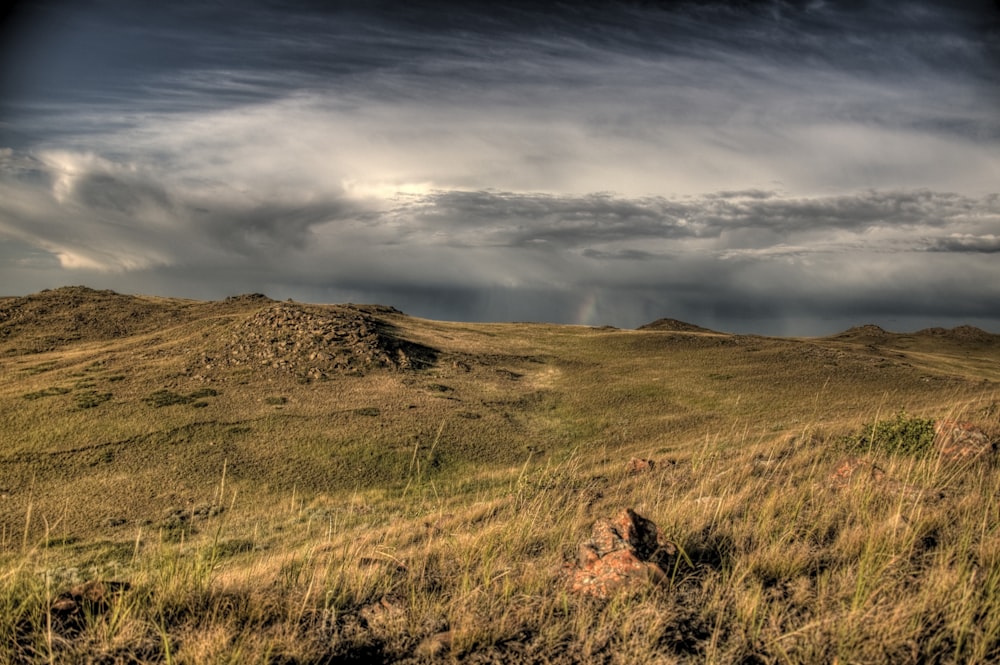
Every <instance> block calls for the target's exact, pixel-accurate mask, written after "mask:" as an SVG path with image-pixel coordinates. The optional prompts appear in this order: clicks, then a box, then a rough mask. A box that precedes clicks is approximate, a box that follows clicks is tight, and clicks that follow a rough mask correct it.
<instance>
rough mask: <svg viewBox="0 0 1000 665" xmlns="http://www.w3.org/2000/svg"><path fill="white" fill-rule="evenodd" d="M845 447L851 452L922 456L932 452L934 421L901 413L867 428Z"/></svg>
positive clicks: (848, 440)
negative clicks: (872, 451)
mask: <svg viewBox="0 0 1000 665" xmlns="http://www.w3.org/2000/svg"><path fill="white" fill-rule="evenodd" d="M846 443H847V444H848V447H849V448H852V449H854V450H861V451H866V452H867V451H869V450H879V451H882V452H884V453H887V454H890V455H914V456H918V457H919V456H922V455H926V454H928V453H930V452H931V451H932V450H933V448H934V420H933V419H932V418H917V417H915V416H909V415H907V414H906V412H905V411H900V412H899V413H898V414H896V416H895V418H892V419H889V420H879V421H877V422H875V423H872V424H867V425H865V426H864V427H862V428H861V431H860V432H858V433H857V434H854V435H852V436H849V437H848V438H847V441H846Z"/></svg>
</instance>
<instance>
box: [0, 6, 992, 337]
mask: <svg viewBox="0 0 1000 665" xmlns="http://www.w3.org/2000/svg"><path fill="white" fill-rule="evenodd" d="M23 7H24V8H25V9H22V10H21V11H19V12H18V14H17V16H16V17H15V19H16V20H15V21H14V22H13V23H12V25H16V29H8V30H7V31H6V32H5V33H4V34H3V35H2V36H0V37H2V39H0V238H2V241H3V245H2V248H0V283H3V284H5V285H6V288H7V290H8V291H9V292H18V293H25V292H28V291H30V290H37V289H38V288H43V287H51V286H58V285H59V284H62V283H80V282H81V281H88V282H90V283H92V284H93V285H94V286H99V287H102V288H117V289H119V290H126V291H132V290H143V291H146V292H153V293H161V294H164V295H190V296H193V297H213V298H214V297H223V296H225V295H230V294H232V293H235V292H242V291H264V292H268V293H270V294H271V295H273V296H277V297H294V298H297V299H303V300H310V299H311V300H320V301H323V300H325V301H331V300H354V301H363V300H368V301H380V302H386V303H388V304H393V305H396V306H399V307H401V308H403V309H405V310H407V311H410V312H411V313H414V314H421V315H425V316H436V317H441V318H458V319H478V320H483V319H492V320H511V319H516V320H556V321H566V322H579V323H613V324H617V325H628V326H632V325H638V324H641V323H644V322H646V321H648V320H651V319H654V318H659V317H660V316H665V315H666V316H675V317H678V318H690V319H691V320H694V321H695V322H698V323H703V324H706V325H710V326H712V327H718V328H721V329H730V330H731V329H738V328H740V326H742V329H743V330H748V329H750V330H757V331H766V332H792V331H816V330H818V329H819V328H822V327H824V326H836V325H839V324H840V323H845V324H846V325H851V324H854V323H858V322H860V320H862V319H879V317H880V316H881V317H896V318H897V319H899V320H902V319H906V320H907V321H912V322H915V321H917V320H918V319H920V317H924V318H927V319H933V318H934V317H939V320H936V321H930V320H929V321H927V322H926V323H927V324H928V325H930V324H932V323H933V324H944V323H946V322H947V321H948V320H951V319H954V320H955V321H954V322H956V323H961V322H971V323H977V322H978V323H980V324H983V322H985V325H986V327H990V326H992V327H993V328H1000V320H998V319H997V318H996V317H997V314H996V313H995V311H994V310H995V306H991V303H995V302H997V301H998V300H1000V272H998V270H1000V268H998V266H997V262H996V259H995V254H996V253H997V251H998V241H997V238H998V237H1000V203H998V200H997V198H996V196H990V194H993V193H995V192H996V183H997V182H1000V158H998V155H1000V115H998V114H997V113H996V109H997V108H998V105H1000V94H998V91H1000V59H998V49H1000V30H998V16H1000V11H998V9H997V7H996V5H995V3H992V2H987V1H983V2H977V1H975V0H969V1H967V2H959V3H946V2H943V1H942V2H937V1H934V2H930V1H926V0H924V1H917V2H907V3H902V2H900V3H891V2H890V3H884V2H883V3H877V2H849V3H833V2H820V1H815V0H811V1H805V0H803V1H790V0H786V1H779V0H769V1H752V0H751V1H748V2H740V3H729V2H708V3H705V2H693V1H691V2H687V1H661V2H656V1H638V0H636V1H629V0H622V1H615V2H611V1H608V2H597V1H585V2H576V3H529V2H526V1H521V0H516V1H511V2H504V3H460V2H452V1H436V2H427V3H399V2H385V1H376V2H348V1H344V2H332V3H322V2H316V3H306V2H286V1H277V0H275V1H271V2H260V3H250V4H247V3H235V2H230V1H228V0H220V1H217V2H209V3H205V2H183V1H181V2H172V3H158V4H153V5H150V4H148V3H144V4H141V5H140V4H136V3H129V2H125V1H124V0H92V1H91V2H87V3H83V4H80V3H71V2H68V1H59V0H47V1H42V2H37V3H32V4H31V5H30V6H29V5H27V4H24V5H23ZM859 317H860V318H859ZM963 319H965V320H963ZM921 320H922V319H921ZM966 320H967V321H966ZM741 321H742V323H740V322H741ZM818 322H824V323H818ZM835 322H836V323H835ZM876 322H883V323H884V322H886V321H885V320H884V318H883V320H882V321H878V320H877V321H876ZM846 325H844V327H846ZM887 327H891V326H887ZM831 329H832V328H831Z"/></svg>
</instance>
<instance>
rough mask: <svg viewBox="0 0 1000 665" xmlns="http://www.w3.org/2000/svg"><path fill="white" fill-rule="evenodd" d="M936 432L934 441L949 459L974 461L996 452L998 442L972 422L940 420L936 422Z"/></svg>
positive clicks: (988, 456) (943, 455)
mask: <svg viewBox="0 0 1000 665" xmlns="http://www.w3.org/2000/svg"><path fill="white" fill-rule="evenodd" d="M934 433H935V440H934V443H935V444H936V445H937V448H938V451H940V453H941V457H942V458H944V459H946V460H948V461H952V462H974V461H978V460H983V459H987V458H990V457H992V456H993V455H994V454H995V453H996V448H997V444H996V442H994V441H991V440H990V438H989V437H988V436H987V435H986V432H984V431H983V430H981V429H979V428H978V427H976V426H975V425H973V424H971V423H963V422H957V421H954V420H939V421H937V422H936V423H934Z"/></svg>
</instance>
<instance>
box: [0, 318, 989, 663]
mask: <svg viewBox="0 0 1000 665" xmlns="http://www.w3.org/2000/svg"><path fill="white" fill-rule="evenodd" d="M84 300H85V299H84ZM106 300H107V298H105V299H104V300H101V302H102V303H104V304H102V305H101V306H102V307H105V306H106ZM85 304H86V302H84V311H83V314H84V315H86V314H87V310H86V307H85ZM160 304H161V305H162V306H163V307H166V308H168V309H169V308H170V307H179V308H181V310H182V311H183V312H185V315H186V316H187V317H188V318H186V319H184V320H182V321H181V322H180V323H178V324H177V325H176V326H174V327H171V328H169V329H167V330H156V331H144V330H140V331H139V332H137V333H135V334H134V335H128V336H124V337H121V338H116V339H103V338H97V339H84V340H75V341H74V340H70V341H68V342H64V343H61V344H60V345H57V348H53V349H51V350H49V351H46V352H44V353H30V354H27V353H24V352H22V351H17V352H15V353H11V352H9V351H8V353H7V354H6V355H3V356H2V358H3V359H2V360H0V371H2V374H0V492H2V494H3V498H0V561H2V563H3V573H2V575H0V662H52V661H56V662H73V661H88V660H89V661H92V662H184V663H236V662H240V663H243V662H260V663H278V662H282V663H309V662H352V661H353V662H425V661H430V660H444V661H449V660H451V661H460V662H554V663H562V662H598V663H601V662H604V663H654V662H655V663H662V662H668V663H669V662H719V663H729V662H747V663H750V662H786V663H812V662H835V661H836V662H845V663H846V662H893V663H897V662H990V661H991V660H996V659H997V658H1000V607H998V604H1000V573H998V572H997V571H998V570H1000V508H998V504H997V501H996V498H997V497H998V496H1000V480H998V474H997V473H996V469H995V468H994V467H993V466H991V465H990V464H988V463H984V464H976V465H966V466H955V465H953V464H947V463H945V462H944V461H942V460H941V459H940V458H939V457H937V456H933V455H932V456H928V457H914V456H909V455H906V454H902V453H896V454H888V453H885V452H879V451H875V453H874V458H873V461H874V462H875V463H877V464H878V465H879V466H880V467H881V468H882V469H883V470H884V472H885V477H884V479H882V480H873V479H864V478H862V479H855V480H854V481H852V483H850V484H849V486H848V487H846V488H845V489H841V490H836V489H832V488H831V486H830V483H829V480H828V477H829V474H830V473H831V471H832V470H833V468H834V466H835V463H836V462H837V461H838V459H839V458H840V457H841V456H843V454H844V453H845V449H844V444H843V437H844V435H846V434H850V433H854V432H858V430H859V428H861V427H862V426H864V425H865V424H866V423H873V422H875V421H877V420H880V419H883V418H888V417H891V416H893V415H894V414H896V413H898V412H899V411H901V410H905V411H906V412H907V413H912V414H915V415H917V416H921V417H928V418H951V419H959V420H969V421H972V422H975V423H976V424H977V425H979V426H980V427H982V428H984V429H985V430H986V431H988V432H990V433H991V434H992V435H993V436H994V437H995V436H997V435H998V434H1000V410H998V408H997V400H998V397H997V393H996V384H995V383H994V381H995V380H996V378H997V377H996V376H995V375H994V372H995V367H996V366H997V365H998V363H997V362H996V361H997V360H1000V350H998V347H997V346H996V345H990V344H984V343H982V340H979V341H976V342H975V344H974V345H972V346H969V347H968V348H969V349H971V352H970V353H966V352H965V350H964V349H963V347H962V345H961V340H958V341H956V340H954V339H950V338H941V336H940V335H938V336H930V335H925V336H919V337H918V338H916V341H910V340H906V339H903V340H901V341H900V340H899V339H889V341H888V342H886V341H884V340H883V341H882V343H881V346H880V347H878V348H876V349H874V350H873V349H872V348H870V347H869V346H868V345H867V344H868V343H867V342H864V343H859V342H858V341H857V340H855V339H851V338H846V339H839V340H838V339H827V340H779V339H767V338H757V337H746V336H742V337H733V336H727V335H718V334H711V333H683V332H647V331H614V330H604V329H601V330H598V329H590V328H583V327H566V326H549V325H524V326H518V325H501V324H495V325H486V324H483V325H472V324H457V323H443V322H432V321H423V320H419V319H410V318H407V317H404V316H402V315H398V314H391V313H383V315H382V316H383V317H384V319H385V320H386V321H387V322H388V323H391V324H392V325H393V326H394V327H395V328H396V330H397V333H398V334H400V335H402V336H405V338H406V339H409V340H411V341H413V342H417V343H420V344H424V345H426V346H428V347H433V348H434V349H435V350H436V351H437V361H436V364H435V365H434V366H433V367H430V368H426V369H422V370H419V371H403V372H397V371H390V370H372V371H369V372H367V373H364V374H362V375H352V376H348V375H344V376H338V377H335V378H333V379H331V380H328V381H314V382H309V383H301V382H299V381H298V380H297V378H296V377H295V376H287V375H285V374H282V373H280V372H271V371H266V370H259V369H258V370H246V369H242V368H239V367H221V368H215V369H212V370H206V369H204V367H199V366H198V362H199V359H200V358H201V356H202V355H203V354H204V353H205V350H206V349H209V348H213V346H214V345H216V344H217V339H216V336H218V335H226V334H229V331H231V329H232V327H233V326H235V325H238V324H239V323H240V322H242V321H244V320H246V319H247V318H248V317H249V316H250V315H252V313H253V312H255V311H257V309H256V308H259V307H260V306H261V303H259V302H255V301H253V300H248V301H240V302H229V303H222V304H217V305H215V306H213V305H212V304H204V303H202V304H198V303H187V302H182V303H173V302H166V303H160ZM144 306H145V305H144ZM192 312H194V313H197V315H195V314H192ZM0 323H2V322H0ZM88 330H91V329H90V328H88ZM36 334H37V335H43V336H44V339H45V340H46V343H51V341H52V340H58V339H61V338H62V337H65V335H62V334H61V333H60V331H58V330H51V329H44V327H41V328H39V329H38V330H35V332H32V330H28V331H27V332H25V331H24V330H22V331H20V332H19V333H18V334H17V335H15V337H14V341H13V342H11V345H12V346H8V347H6V348H8V349H11V348H15V349H23V348H25V347H31V346H32V344H31V343H30V341H31V335H36ZM26 336H27V337H28V339H27V340H26V339H25V337H26ZM98 337H100V336H98ZM942 339H944V341H942ZM935 340H936V341H935ZM15 342H16V344H15ZM935 343H938V344H939V345H940V348H938V347H936V346H935ZM917 346H919V348H917ZM0 350H2V349H0ZM900 354H903V355H904V356H905V357H901V356H900ZM206 387H211V388H212V389H213V390H215V391H216V392H217V394H216V395H212V396H209V395H207V394H206V395H205V396H203V397H200V398H197V400H201V401H204V402H206V405H204V406H200V407H195V406H193V403H194V402H193V401H187V402H184V401H181V402H178V403H174V404H170V405H166V406H156V404H155V402H153V401H150V399H149V398H150V395H152V394H154V393H156V391H159V390H169V391H171V392H172V393H173V394H177V395H181V396H185V395H191V394H192V393H195V392H197V391H199V390H202V389H204V388H206ZM63 389H65V390H63ZM86 391H94V392H96V393H98V394H105V393H110V394H111V398H110V399H108V400H107V401H104V402H102V403H100V404H97V405H94V406H92V407H88V408H80V406H79V404H78V400H77V397H78V395H79V394H81V393H85V392H86ZM38 393H44V394H42V395H39V396H37V397H32V398H26V397H25V395H28V394H38ZM632 455H640V456H642V457H647V458H653V459H654V460H656V461H657V462H658V464H657V468H656V469H655V470H654V471H653V472H650V473H645V474H639V475H629V474H628V473H627V472H626V465H625V462H626V461H627V460H628V458H629V457H630V456H632ZM626 506H628V507H632V508H634V509H635V510H636V511H637V512H639V513H640V514H642V515H644V516H646V517H649V518H650V519H652V520H653V521H654V522H656V523H657V524H658V525H659V526H660V528H661V529H662V530H663V531H664V533H665V534H666V535H667V536H668V537H669V538H670V539H671V540H673V541H674V542H675V543H676V544H677V545H678V547H679V549H680V551H681V554H680V555H679V556H678V557H677V559H676V561H674V562H673V563H674V565H673V566H672V568H671V570H669V571H668V573H669V575H670V578H671V581H670V584H668V585H667V586H666V587H663V588H650V589H648V590H646V591H645V592H643V593H640V594H637V595H630V594H627V593H623V594H620V595H619V596H616V597H614V598H612V599H611V600H609V601H596V600H591V599H586V598H581V597H577V596H573V595H571V594H569V593H568V591H567V586H566V584H565V582H564V579H563V577H562V574H561V567H562V564H563V562H564V561H565V560H566V559H567V558H571V557H572V556H573V555H574V553H575V549H576V546H577V544H578V543H579V542H580V541H581V540H583V539H584V538H585V537H586V536H587V534H588V533H589V529H590V525H591V524H592V522H593V521H594V519H596V518H597V517H599V516H604V515H608V514H611V513H615V512H617V511H618V510H619V509H620V508H622V507H626ZM88 579H102V580H112V579H113V580H122V581H128V582H129V583H130V584H131V588H130V589H129V590H128V591H127V592H125V593H123V594H121V595H115V596H114V597H112V598H110V599H109V606H108V607H107V608H103V609H102V611H100V612H94V613H90V614H84V615H82V616H81V617H79V618H78V619H74V620H73V621H72V622H67V621H65V620H64V619H63V618H60V617H59V616H57V615H55V614H53V612H52V611H51V607H52V602H53V599H54V598H55V597H56V596H58V594H59V593H61V592H63V591H65V590H66V589H68V588H70V587H71V586H72V585H73V584H76V583H79V582H81V581H84V580H88Z"/></svg>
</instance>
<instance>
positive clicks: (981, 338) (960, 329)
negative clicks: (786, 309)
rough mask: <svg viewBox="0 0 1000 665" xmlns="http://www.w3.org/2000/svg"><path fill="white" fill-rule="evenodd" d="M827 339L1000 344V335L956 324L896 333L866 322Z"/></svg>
mask: <svg viewBox="0 0 1000 665" xmlns="http://www.w3.org/2000/svg"><path fill="white" fill-rule="evenodd" d="M826 339H829V340H831V341H838V342H856V343H860V344H885V345H889V346H900V345H905V346H909V345H912V344H913V343H914V342H918V341H924V342H928V343H931V342H933V343H942V342H943V343H950V344H959V345H962V344H966V345H968V344H972V345H987V346H991V345H994V344H1000V335H994V334H993V333H989V332H986V331H985V330H982V329H981V328H976V327H975V326H967V325H966V326H956V327H954V328H924V329H923V330H918V331H917V332H914V333H896V332H890V331H888V330H885V329H883V328H881V327H879V326H877V325H874V324H871V323H869V324H866V325H862V326H855V327H853V328H848V329H847V330H845V331H843V332H839V333H836V334H834V335H830V336H829V337H827V338H826Z"/></svg>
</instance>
